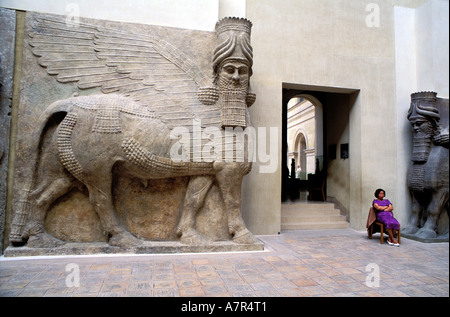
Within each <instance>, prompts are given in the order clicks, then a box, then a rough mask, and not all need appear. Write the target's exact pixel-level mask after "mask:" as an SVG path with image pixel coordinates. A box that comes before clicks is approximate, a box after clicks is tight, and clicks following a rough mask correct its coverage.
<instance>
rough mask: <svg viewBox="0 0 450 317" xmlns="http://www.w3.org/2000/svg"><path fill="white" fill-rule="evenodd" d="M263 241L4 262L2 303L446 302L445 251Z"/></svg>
mask: <svg viewBox="0 0 450 317" xmlns="http://www.w3.org/2000/svg"><path fill="white" fill-rule="evenodd" d="M258 238H259V239H260V240H262V241H263V242H264V243H265V246H266V250H265V251H263V252H247V253H246V252H240V253H220V254H172V255H136V256H84V257H80V256H78V257H34V258H29V257H28V258H3V257H1V258H0V296H4V297H15V296H37V297H41V296H153V297H157V296H165V297H172V296H181V297H186V296H189V297H197V296H206V297H215V296H219V297H229V296H230V297H248V296H250V297H292V296H314V297H316V296H332V297H333V296H345V297H347V296H358V297H361V296H362V297H369V296H382V297H391V296H406V297H418V296H426V297H448V296H449V245H448V243H438V244H424V243H420V242H416V241H413V240H408V239H402V244H401V246H400V247H393V246H388V245H387V244H384V245H381V244H380V241H379V235H375V236H374V239H373V240H369V239H368V238H367V235H366V233H365V232H358V231H354V230H352V229H342V230H323V231H286V232H283V233H282V234H281V235H279V236H258ZM366 269H367V271H366ZM377 273H379V274H378V275H377ZM377 276H379V279H377ZM377 281H379V286H378V285H377V283H376V282H377ZM77 282H79V284H77ZM370 286H372V287H370Z"/></svg>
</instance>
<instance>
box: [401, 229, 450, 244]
mask: <svg viewBox="0 0 450 317" xmlns="http://www.w3.org/2000/svg"><path fill="white" fill-rule="evenodd" d="M401 235H402V238H406V239H410V240H415V241H419V242H424V243H437V242H449V239H448V235H443V236H437V237H436V238H421V237H418V236H416V235H414V234H407V233H403V232H402V233H401Z"/></svg>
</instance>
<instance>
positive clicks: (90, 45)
mask: <svg viewBox="0 0 450 317" xmlns="http://www.w3.org/2000/svg"><path fill="white" fill-rule="evenodd" d="M251 27H252V24H251V22H250V21H248V20H246V19H241V18H225V19H222V20H221V21H219V22H218V23H217V25H216V39H217V45H216V48H215V50H214V52H213V58H212V74H213V75H212V78H210V77H209V76H207V75H205V74H204V72H203V71H202V68H201V67H199V66H197V65H196V64H195V62H193V60H192V59H191V58H190V57H189V56H188V55H186V54H185V53H183V52H182V51H181V50H180V49H179V48H177V47H176V45H174V44H173V43H169V42H167V41H166V40H164V39H163V38H161V37H159V36H154V35H152V34H150V35H149V34H145V35H143V34H138V33H133V34H130V33H129V32H124V31H119V30H113V29H110V28H105V27H100V26H96V25H91V24H83V23H80V24H78V25H76V27H73V26H70V25H67V21H64V20H61V19H57V18H52V17H45V16H44V17H40V16H39V15H37V17H35V21H34V25H33V32H32V33H31V34H30V36H31V40H30V46H31V47H32V52H33V54H34V55H35V56H37V57H39V59H38V61H39V64H40V65H41V66H43V67H46V70H47V72H48V74H50V75H56V78H57V80H58V81H59V82H60V83H68V82H76V83H77V85H78V88H81V89H91V88H92V89H99V88H100V89H101V92H102V93H101V94H92V95H87V96H77V95H74V96H72V97H70V98H66V99H60V100H56V101H55V102H54V103H52V104H50V105H49V106H48V107H47V108H46V109H45V111H44V112H43V113H42V115H41V116H40V118H39V120H38V121H37V123H36V127H35V128H34V129H33V130H34V133H33V135H32V136H31V139H30V140H31V141H32V147H33V148H32V150H34V152H33V151H30V153H32V152H33V153H37V156H36V157H30V162H29V168H28V172H27V173H24V174H26V175H28V178H27V179H26V181H25V183H24V184H23V187H24V192H23V193H24V194H23V195H22V197H21V198H20V199H19V200H18V203H17V207H16V210H15V215H14V218H13V221H12V224H11V233H10V241H11V242H12V243H13V244H16V245H17V244H21V243H27V246H28V247H37V248H41V247H57V246H60V245H62V244H64V241H62V240H61V239H57V238H55V237H54V236H52V235H51V234H49V233H48V232H47V231H46V228H45V218H46V215H47V213H48V210H49V208H50V206H52V205H53V204H54V203H55V202H56V201H58V200H60V199H61V197H63V196H64V195H66V194H68V193H69V192H70V191H71V190H73V189H74V188H76V187H82V188H85V189H86V190H87V192H88V196H89V201H90V203H91V205H92V207H93V209H94V210H95V212H96V214H97V215H98V217H99V219H100V222H101V226H102V228H103V230H104V231H105V232H106V235H107V239H108V243H109V245H112V246H119V247H129V246H135V245H140V244H141V243H142V239H139V238H137V237H136V236H135V235H134V234H132V233H130V232H129V230H127V229H126V226H124V224H123V223H122V222H121V220H120V219H119V217H118V215H117V211H116V209H115V197H113V188H112V187H113V184H114V179H115V177H116V176H117V175H118V177H122V176H126V177H130V178H134V179H140V180H142V182H147V180H159V179H167V178H177V177H189V180H188V183H187V188H186V189H185V194H184V201H183V208H182V212H181V216H180V217H179V222H178V225H177V228H176V236H177V239H179V240H177V241H181V242H182V243H184V244H204V243H208V241H206V239H205V238H204V237H203V236H202V235H201V234H200V233H199V230H198V228H197V227H196V215H197V212H198V210H199V209H200V208H201V207H202V206H203V204H204V202H205V198H206V196H207V195H208V193H209V191H210V189H211V187H212V186H213V185H214V186H218V188H219V189H220V195H221V203H222V204H223V205H224V209H225V212H226V215H225V217H224V218H223V219H226V220H225V221H227V224H226V226H227V227H228V233H229V238H230V239H231V240H232V241H234V242H235V243H238V244H254V243H256V242H257V240H256V239H255V238H254V236H253V235H252V233H251V232H250V231H249V230H248V229H247V227H246V225H245V223H244V220H243V218H242V215H241V210H240V207H241V184H242V179H243V177H244V175H246V174H247V173H249V172H250V170H251V161H250V160H249V159H248V157H249V156H248V155H249V153H248V151H247V150H245V149H247V148H246V147H244V151H243V152H241V155H240V156H239V155H235V154H236V153H237V152H239V151H234V150H233V149H232V150H231V151H232V153H234V154H233V156H232V159H231V160H230V156H229V155H228V154H229V153H227V151H226V150H225V149H226V148H227V144H226V143H227V142H229V140H227V137H226V133H224V131H225V129H226V128H228V129H231V128H236V130H237V131H238V132H237V133H239V131H240V132H242V133H245V128H246V127H248V126H249V124H250V122H249V117H248V110H247V108H248V107H249V106H251V105H252V104H253V102H254V101H255V95H254V94H253V93H252V92H251V91H250V85H249V80H250V76H251V75H252V65H253V52H252V47H251V45H250V35H251ZM202 129H209V131H210V132H211V131H213V132H214V133H212V132H211V133H210V135H211V134H214V136H215V139H214V140H211V138H209V139H208V138H206V139H201V140H198V137H199V134H198V130H202ZM186 134H187V137H186ZM202 135H203V134H200V136H202ZM196 138H197V139H196ZM183 140H184V141H185V140H188V141H189V142H187V143H186V142H183ZM208 142H209V143H208ZM211 142H212V144H213V145H211ZM231 142H232V143H233V142H234V141H231ZM205 143H208V144H210V145H211V146H209V147H205V146H204V145H205ZM196 144H197V147H196ZM205 148H207V149H209V151H208V153H204V151H205ZM202 151H203V152H202ZM211 153H212V154H211ZM205 157H206V159H205ZM136 221H138V220H136ZM148 226H149V227H151V226H152V224H151V223H149V224H148ZM211 226H213V224H211ZM213 230H214V229H213Z"/></svg>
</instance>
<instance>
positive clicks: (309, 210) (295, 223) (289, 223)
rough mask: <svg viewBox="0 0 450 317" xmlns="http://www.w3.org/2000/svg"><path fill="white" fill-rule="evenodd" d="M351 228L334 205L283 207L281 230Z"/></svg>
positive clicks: (288, 205) (307, 204) (318, 204)
mask: <svg viewBox="0 0 450 317" xmlns="http://www.w3.org/2000/svg"><path fill="white" fill-rule="evenodd" d="M344 228H349V223H348V222H347V221H346V218H345V216H342V215H341V213H340V210H339V209H335V208H334V204H332V203H314V202H312V203H311V202H308V203H297V204H283V205H282V206H281V230H324V229H344Z"/></svg>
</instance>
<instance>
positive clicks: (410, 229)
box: [402, 227, 419, 234]
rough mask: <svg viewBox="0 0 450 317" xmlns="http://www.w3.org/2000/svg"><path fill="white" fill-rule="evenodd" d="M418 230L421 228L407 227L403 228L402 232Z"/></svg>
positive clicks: (408, 232) (407, 232) (413, 232)
mask: <svg viewBox="0 0 450 317" xmlns="http://www.w3.org/2000/svg"><path fill="white" fill-rule="evenodd" d="M417 231H419V228H417V227H407V228H405V229H402V233H404V234H416V233H417Z"/></svg>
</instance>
